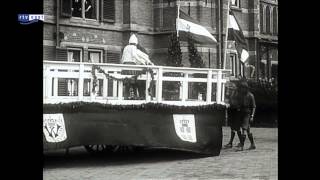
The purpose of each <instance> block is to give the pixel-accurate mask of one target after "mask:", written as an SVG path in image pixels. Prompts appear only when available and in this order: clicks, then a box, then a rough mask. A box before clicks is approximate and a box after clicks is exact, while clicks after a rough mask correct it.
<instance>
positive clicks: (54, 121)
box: [43, 114, 67, 143]
mask: <svg viewBox="0 0 320 180" xmlns="http://www.w3.org/2000/svg"><path fill="white" fill-rule="evenodd" d="M43 133H44V135H45V137H46V140H47V141H48V142H53V143H56V142H62V141H64V140H66V139H67V133H66V127H65V125H64V118H63V115H62V114H43Z"/></svg>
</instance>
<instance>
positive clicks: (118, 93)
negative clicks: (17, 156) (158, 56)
mask: <svg viewBox="0 0 320 180" xmlns="http://www.w3.org/2000/svg"><path fill="white" fill-rule="evenodd" d="M93 65H97V66H99V67H100V68H101V69H103V70H104V71H105V72H106V73H108V74H109V75H111V76H113V77H115V78H118V79H123V78H125V77H131V76H132V75H123V74H121V72H122V71H123V70H135V71H142V70H143V69H145V68H151V69H152V71H153V73H154V80H155V93H154V94H153V95H149V93H148V88H149V85H150V81H151V80H152V79H151V75H150V73H149V72H146V73H145V74H142V75H140V76H139V77H138V80H142V81H145V98H144V99H143V100H127V99H126V98H124V95H123V88H124V85H123V82H122V81H115V80H113V81H111V82H112V83H110V82H108V81H110V79H108V78H106V77H105V75H104V74H102V73H99V72H98V71H97V70H96V73H95V74H96V76H97V79H99V80H100V81H99V82H100V85H99V87H100V89H101V90H100V91H99V92H100V93H99V94H97V93H92V91H91V89H92V84H93V76H92V73H91V71H92V66H93ZM168 73H175V74H179V76H178V77H176V76H172V75H170V74H169V75H168ZM194 74H203V75H202V77H193V76H192V75H194ZM228 74H230V70H222V69H208V68H185V67H168V66H143V65H124V64H102V63H101V64H100V63H98V64H97V63H78V62H57V61H44V62H43V96H44V97H43V100H44V103H45V104H46V103H64V102H74V101H88V102H100V103H110V104H139V103H146V102H158V103H167V104H176V105H204V104H211V103H219V104H223V103H224V89H225V86H224V85H225V83H226V82H227V81H228V76H229V75H228ZM60 81H63V82H65V84H66V87H59V85H58V84H59V82H60ZM170 81H171V82H176V83H178V82H180V84H181V85H180V86H177V87H179V89H176V91H175V92H176V93H177V94H178V98H176V99H173V100H170V99H168V98H167V99H166V98H165V97H164V96H166V97H167V94H165V93H168V92H167V91H164V87H163V85H164V82H170ZM101 82H102V85H101ZM195 82H198V83H204V84H206V91H205V92H202V93H203V94H205V96H203V97H204V98H194V97H190V96H191V95H190V93H188V91H189V90H192V89H194V87H195V86H192V83H195ZM60 84H61V83H60ZM59 88H60V89H59ZM109 88H112V89H109ZM61 89H62V90H64V91H65V93H61V92H60V91H61ZM84 89H85V90H86V92H84ZM214 96H215V97H214ZM200 97H201V94H200ZM203 99H205V100H203Z"/></svg>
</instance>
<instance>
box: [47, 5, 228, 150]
mask: <svg viewBox="0 0 320 180" xmlns="http://www.w3.org/2000/svg"><path fill="white" fill-rule="evenodd" d="M179 13H180V11H179V6H178V13H177V14H179ZM186 16H187V15H185V13H182V14H181V17H182V18H183V17H184V18H185V19H179V16H178V18H177V25H176V28H177V32H181V33H182V34H181V35H183V33H186V32H187V33H193V34H194V35H196V36H195V37H197V38H196V39H197V40H205V41H210V43H216V40H215V38H214V37H213V36H212V35H211V34H210V33H209V32H208V31H207V30H206V29H205V28H204V27H202V26H200V25H196V24H194V23H192V22H191V21H192V20H190V21H188V20H187V19H190V17H186ZM128 46H129V45H128ZM128 49H129V48H128ZM133 49H135V48H133ZM124 51H126V48H125V50H124ZM128 51H129V50H128ZM124 54H125V53H124ZM141 54H142V55H141ZM169 54H170V53H169ZM171 54H173V55H177V53H171ZM129 55H130V54H129ZM137 56H139V53H137ZM138 58H139V57H138ZM140 58H141V59H140V60H141V61H142V60H143V59H147V58H148V57H147V56H144V55H143V53H140ZM224 62H225V60H224ZM146 64H148V63H146ZM223 67H225V66H223ZM43 71H44V72H43V95H44V97H43V148H44V150H52V149H65V148H70V147H75V146H84V147H85V148H86V149H87V150H88V151H89V152H91V153H99V152H106V151H113V152H116V151H121V150H128V149H134V148H139V147H151V148H168V149H176V150H182V151H191V152H195V153H201V154H207V155H214V156H216V155H219V154H220V150H221V146H222V125H223V122H224V118H225V108H226V106H225V104H224V92H225V84H226V83H227V81H228V77H229V74H230V70H226V69H212V68H204V67H199V68H189V67H171V66H155V65H129V64H111V63H108V64H104V63H86V62H61V61H60V62H58V61H44V62H43ZM137 84H140V85H142V87H143V90H142V91H141V87H140V92H139V93H138V94H139V95H138V96H137V93H136V92H135V89H130V88H129V91H128V87H130V86H132V87H133V86H134V85H137ZM199 87H200V88H199Z"/></svg>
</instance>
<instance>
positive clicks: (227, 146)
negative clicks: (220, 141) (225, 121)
mask: <svg viewBox="0 0 320 180" xmlns="http://www.w3.org/2000/svg"><path fill="white" fill-rule="evenodd" d="M235 135H236V133H235V132H234V131H231V137H230V141H229V143H228V144H226V145H224V146H223V148H224V149H229V148H232V142H233V139H234V136H235Z"/></svg>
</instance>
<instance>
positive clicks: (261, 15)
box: [260, 4, 265, 33]
mask: <svg viewBox="0 0 320 180" xmlns="http://www.w3.org/2000/svg"><path fill="white" fill-rule="evenodd" d="M264 14H265V13H264V6H263V5H262V4H260V32H261V33H264V32H265V25H264V23H265V19H264V18H265V16H264Z"/></svg>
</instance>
